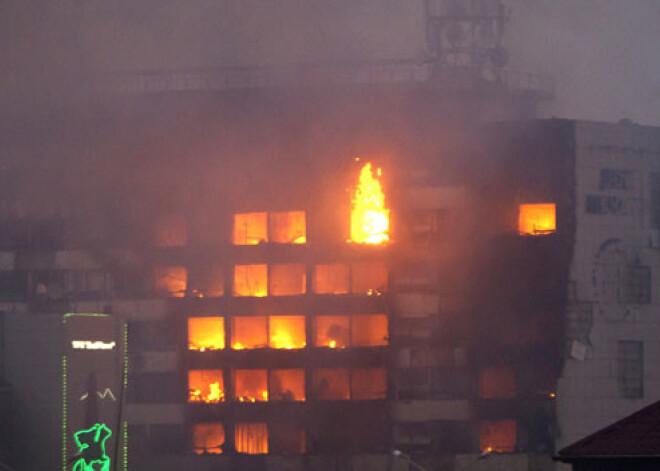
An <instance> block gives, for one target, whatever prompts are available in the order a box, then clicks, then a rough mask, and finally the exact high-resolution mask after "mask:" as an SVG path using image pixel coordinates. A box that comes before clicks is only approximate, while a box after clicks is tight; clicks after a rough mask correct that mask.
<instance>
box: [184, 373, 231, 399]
mask: <svg viewBox="0 0 660 471" xmlns="http://www.w3.org/2000/svg"><path fill="white" fill-rule="evenodd" d="M224 400H225V385H224V380H223V376H222V370H190V371H188V402H206V403H208V404H213V403H218V402H224Z"/></svg>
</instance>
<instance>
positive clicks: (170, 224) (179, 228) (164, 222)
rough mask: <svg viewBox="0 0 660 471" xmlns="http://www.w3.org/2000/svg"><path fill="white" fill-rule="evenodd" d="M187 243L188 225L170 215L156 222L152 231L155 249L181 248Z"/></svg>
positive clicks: (180, 218) (175, 216)
mask: <svg viewBox="0 0 660 471" xmlns="http://www.w3.org/2000/svg"><path fill="white" fill-rule="evenodd" d="M187 242H188V225H187V222H186V220H185V219H184V218H183V217H181V216H178V215H174V214H170V215H168V216H165V217H163V218H162V219H160V220H159V221H158V223H157V224H156V227H155V230H154V245H156V247H183V246H184V245H186V243H187Z"/></svg>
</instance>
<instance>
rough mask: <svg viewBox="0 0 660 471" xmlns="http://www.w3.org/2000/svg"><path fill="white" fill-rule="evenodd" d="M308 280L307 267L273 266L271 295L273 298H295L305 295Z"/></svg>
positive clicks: (292, 265)
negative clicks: (295, 296)
mask: <svg viewBox="0 0 660 471" xmlns="http://www.w3.org/2000/svg"><path fill="white" fill-rule="evenodd" d="M306 280H307V278H306V275H305V265H301V264H280V265H271V266H270V280H269V281H270V283H269V293H270V294H271V295H272V296H294V295H298V294H304V293H305V287H306Z"/></svg>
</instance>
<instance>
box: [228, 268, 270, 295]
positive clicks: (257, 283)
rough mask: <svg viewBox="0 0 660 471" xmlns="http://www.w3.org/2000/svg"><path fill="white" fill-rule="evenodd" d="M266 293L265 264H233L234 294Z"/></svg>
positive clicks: (266, 275)
mask: <svg viewBox="0 0 660 471" xmlns="http://www.w3.org/2000/svg"><path fill="white" fill-rule="evenodd" d="M267 295H268V267H267V266H266V265H236V266H234V296H256V297H263V296H267Z"/></svg>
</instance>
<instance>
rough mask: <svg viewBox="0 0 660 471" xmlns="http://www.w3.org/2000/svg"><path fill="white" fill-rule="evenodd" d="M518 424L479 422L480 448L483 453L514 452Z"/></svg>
mask: <svg viewBox="0 0 660 471" xmlns="http://www.w3.org/2000/svg"><path fill="white" fill-rule="evenodd" d="M517 435H518V434H517V424H516V421H515V420H497V421H487V420H483V421H481V422H479V448H480V449H481V451H482V452H483V451H497V452H512V451H515V449H516V442H517V440H518V436H517Z"/></svg>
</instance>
